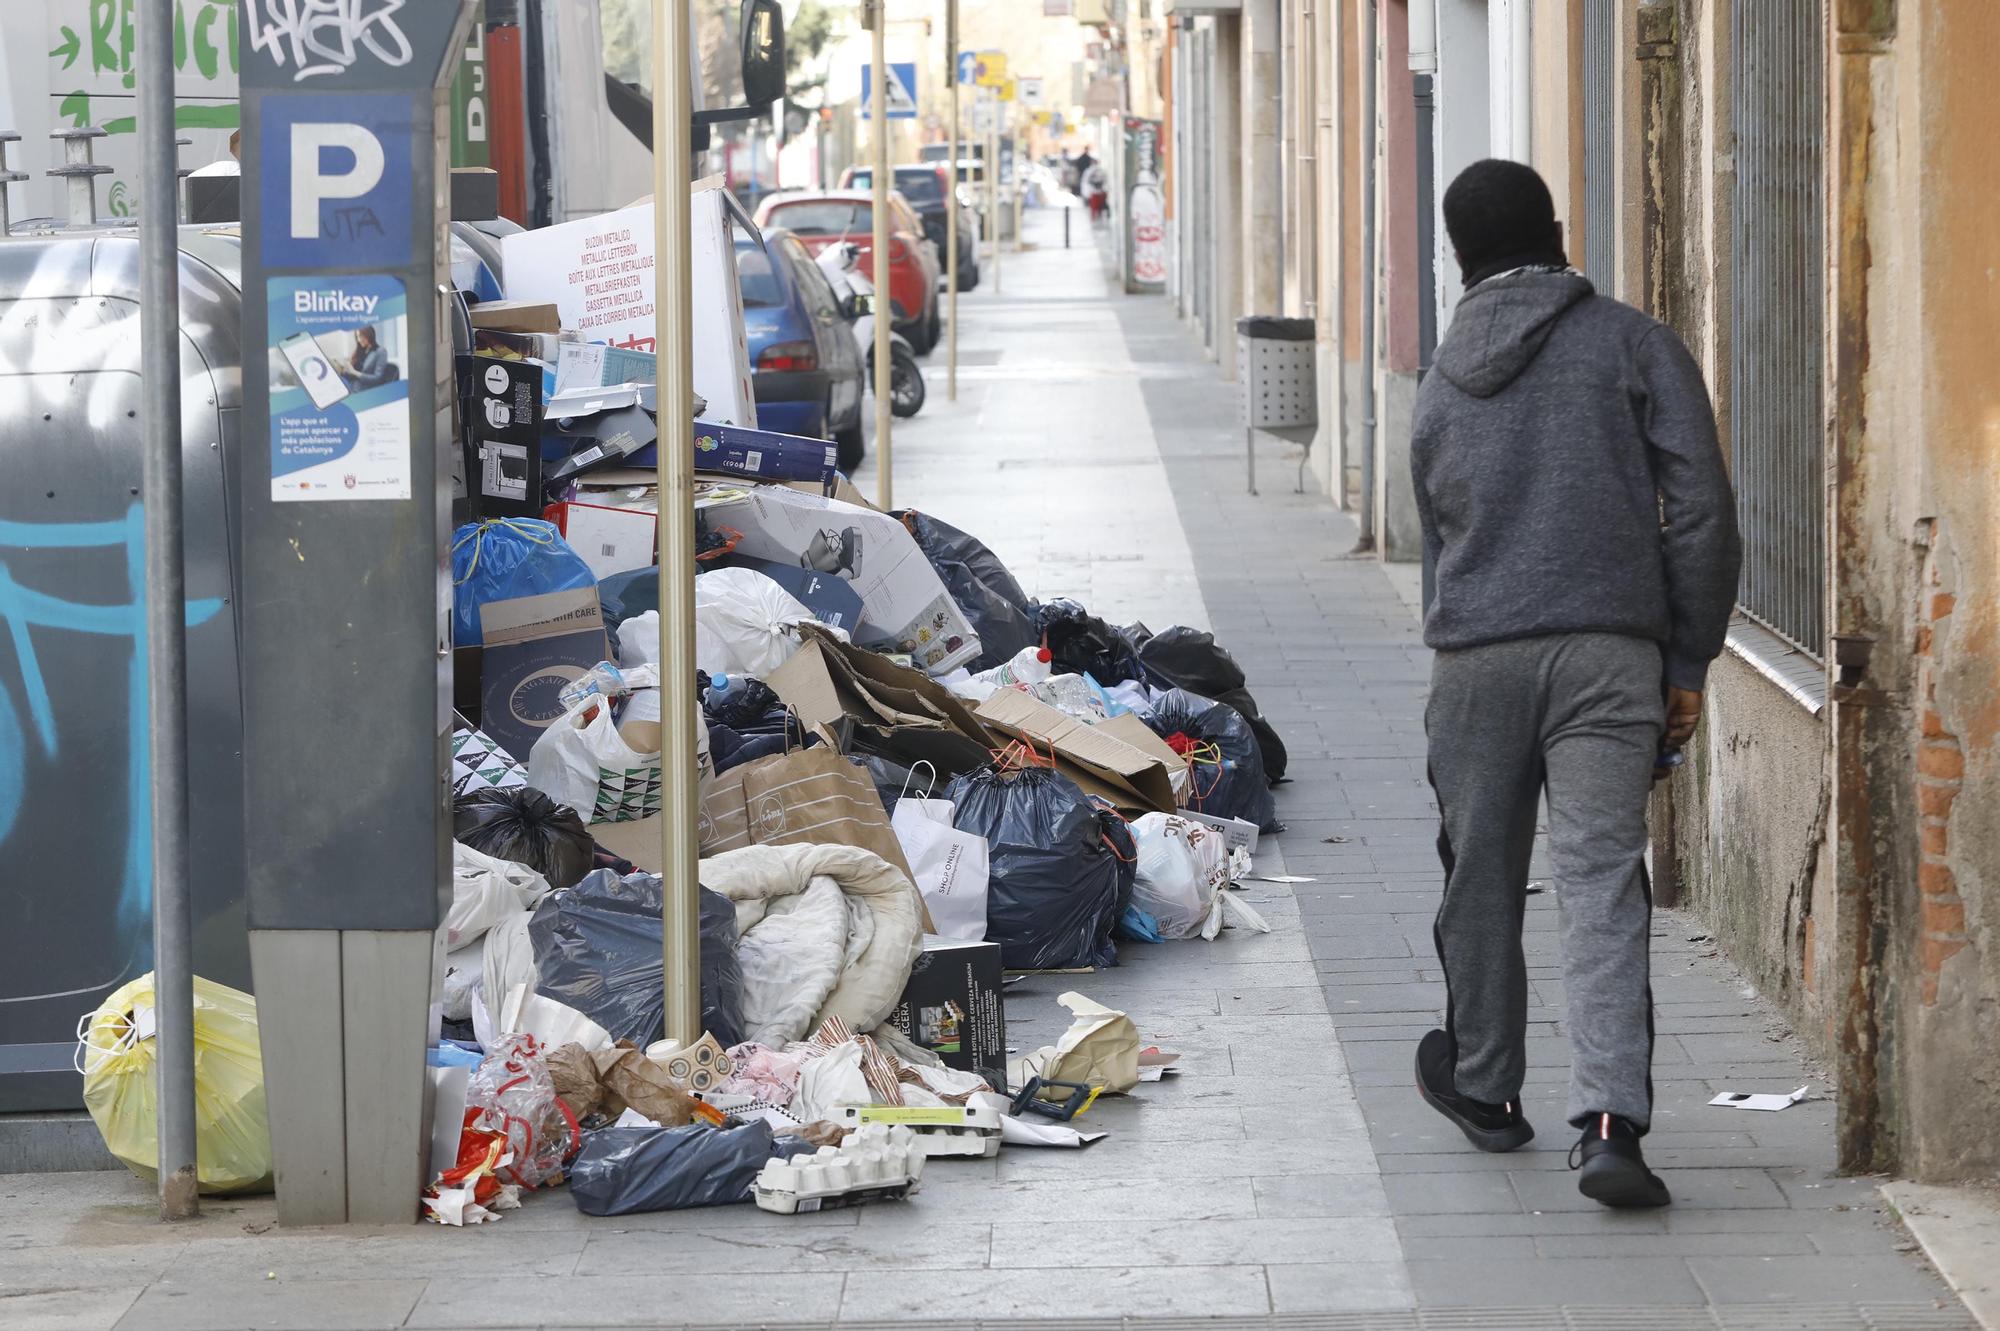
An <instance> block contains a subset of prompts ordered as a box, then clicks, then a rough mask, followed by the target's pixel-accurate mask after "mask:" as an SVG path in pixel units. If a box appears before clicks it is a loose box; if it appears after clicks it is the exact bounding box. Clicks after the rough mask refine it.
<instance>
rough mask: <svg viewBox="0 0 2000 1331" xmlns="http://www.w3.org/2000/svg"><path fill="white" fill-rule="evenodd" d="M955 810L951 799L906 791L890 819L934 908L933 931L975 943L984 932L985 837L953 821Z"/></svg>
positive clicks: (914, 875)
mask: <svg viewBox="0 0 2000 1331" xmlns="http://www.w3.org/2000/svg"><path fill="white" fill-rule="evenodd" d="M953 812H954V808H953V806H952V802H951V801H950V800H925V799H918V798H916V797H915V796H913V795H906V796H904V797H903V798H902V799H901V800H899V801H897V803H896V811H895V813H894V814H892V815H890V818H889V824H890V826H891V827H892V828H894V830H895V833H896V840H897V841H898V842H900V843H901V844H902V847H903V854H904V856H905V857H907V858H908V859H909V861H910V870H911V875H910V876H911V877H912V878H914V879H916V883H917V890H918V891H920V892H922V893H923V894H924V905H925V906H927V907H929V909H930V913H931V921H932V924H933V925H934V928H933V930H932V932H934V933H938V934H942V935H943V936H944V937H946V938H958V939H963V940H965V941H967V942H974V943H976V942H979V941H981V940H983V939H984V938H985V937H986V882H987V863H986V849H987V848H986V838H985V837H983V836H980V835H979V834H978V833H976V832H961V831H959V830H958V829H957V828H955V827H953V826H952V825H951V818H952V814H953Z"/></svg>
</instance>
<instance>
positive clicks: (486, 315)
mask: <svg viewBox="0 0 2000 1331" xmlns="http://www.w3.org/2000/svg"><path fill="white" fill-rule="evenodd" d="M469 308H470V310H471V312H472V326H473V327H474V328H491V329H495V330H497V331H499V332H502V333H560V332H562V315H561V314H560V313H559V312H558V311H557V310H556V307H555V305H554V303H553V302H550V301H545V300H484V301H481V302H480V303H479V304H477V305H473V306H470V307H469Z"/></svg>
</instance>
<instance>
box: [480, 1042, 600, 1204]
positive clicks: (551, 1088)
mask: <svg viewBox="0 0 2000 1331" xmlns="http://www.w3.org/2000/svg"><path fill="white" fill-rule="evenodd" d="M465 1109H466V1127H467V1128H468V1129H472V1130H476V1131H480V1132H490V1133H493V1134H495V1135H497V1136H502V1137H505V1138H506V1139H507V1152H508V1154H510V1155H512V1156H513V1157H514V1158H513V1160H512V1162H511V1163H509V1164H506V1165H504V1166H501V1167H500V1168H499V1170H498V1171H497V1173H498V1175H499V1178H500V1181H501V1182H503V1183H517V1184H519V1185H520V1186H522V1187H524V1188H539V1187H541V1186H542V1185H543V1184H544V1183H552V1182H555V1181H557V1180H558V1179H560V1178H561V1177H562V1169H563V1161H564V1160H565V1159H566V1158H567V1157H568V1155H569V1153H570V1152H571V1151H572V1150H574V1149H576V1142H577V1129H576V1124H575V1122H574V1121H572V1120H571V1118H570V1117H569V1114H568V1113H567V1111H566V1110H565V1109H564V1108H563V1104H562V1101H561V1100H559V1099H557V1097H556V1087H555V1082H554V1081H553V1080H551V1079H550V1077H549V1068H548V1064H547V1063H545V1062H544V1061H543V1059H542V1047H541V1045H540V1044H539V1043H538V1042H537V1041H536V1039H535V1037H534V1036H532V1035H525V1034H519V1033H517V1034H513V1035H503V1036H501V1037H500V1038H499V1039H498V1040H497V1041H496V1042H495V1043H494V1044H493V1046H492V1047H491V1048H490V1049H488V1050H487V1051H486V1057H485V1058H484V1059H482V1060H481V1061H480V1064H479V1066H478V1067H476V1068H474V1069H473V1070H472V1077H471V1079H470V1080H469V1081H468V1082H467V1084H466V1088H465ZM475 1113H476V1115H477V1116H476V1117H475Z"/></svg>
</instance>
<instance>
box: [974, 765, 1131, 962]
mask: <svg viewBox="0 0 2000 1331" xmlns="http://www.w3.org/2000/svg"><path fill="white" fill-rule="evenodd" d="M944 797H945V798H946V799H948V800H950V801H952V803H953V804H954V805H955V806H956V812H955V814H954V816H953V819H952V823H953V825H954V826H955V827H957V828H958V829H959V830H960V831H961V832H974V833H977V834H978V835H980V836H983V837H985V838H986V854H987V867H988V878H987V888H986V941H987V942H989V943H998V944H1000V962H1001V964H1002V965H1003V966H1005V967H1006V968H1007V969H1009V970H1060V969H1065V968H1069V967H1076V966H1101V965H1109V964H1110V963H1111V962H1112V961H1113V960H1114V959H1115V950H1114V949H1113V947H1112V944H1111V930H1112V927H1113V926H1114V925H1115V924H1116V923H1117V921H1118V916H1119V913H1120V912H1121V911H1122V910H1123V909H1124V906H1123V902H1122V900H1121V898H1125V899H1129V897H1130V895H1131V887H1130V877H1129V875H1127V874H1125V873H1124V872H1123V871H1122V870H1121V868H1120V864H1119V860H1118V857H1117V856H1116V855H1115V854H1113V853H1112V849H1111V847H1110V846H1109V845H1107V844H1106V843H1105V839H1104V829H1103V825H1102V822H1101V821H1100V819H1099V812H1098V809H1097V807H1096V806H1095V805H1093V804H1092V803H1091V802H1090V800H1089V799H1087V798H1086V797H1085V796H1084V793H1083V792H1082V791H1081V790H1079V789H1077V786H1076V783H1075V782H1073V781H1071V780H1070V779H1069V778H1068V777H1066V776H1064V775H1062V774H1061V773H1060V772H1054V771H1050V770H1048V769H1046V768H1031V769H1029V770H1027V771H1021V772H999V771H995V770H992V769H990V768H989V769H984V770H981V771H978V772H973V773H971V774H969V775H966V776H962V777H959V778H958V779H957V780H956V781H953V782H952V783H951V785H950V786H949V787H948V788H947V789H946V790H945V795H944Z"/></svg>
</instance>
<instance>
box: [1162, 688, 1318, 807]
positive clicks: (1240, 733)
mask: <svg viewBox="0 0 2000 1331" xmlns="http://www.w3.org/2000/svg"><path fill="white" fill-rule="evenodd" d="M1144 720H1145V722H1146V724H1147V725H1149V726H1151V727H1152V728H1153V733H1154V734H1156V735H1158V736H1159V737H1160V738H1162V739H1164V740H1166V741H1167V743H1169V744H1171V745H1172V746H1173V747H1174V748H1176V749H1178V750H1180V751H1181V752H1184V753H1190V754H1191V756H1192V757H1193V759H1194V761H1193V763H1192V765H1191V768H1190V771H1189V780H1190V785H1189V790H1188V799H1187V807H1188V808H1190V809H1193V810H1194V811H1195V812H1196V813H1205V814H1208V815H1209V816H1210V817H1212V818H1241V819H1243V820H1244V821H1245V822H1252V823H1255V824H1257V826H1258V827H1259V828H1260V829H1261V830H1263V831H1266V832H1279V831H1283V830H1284V824H1283V823H1280V822H1279V821H1278V802H1277V801H1276V800H1274V799H1272V798H1271V783H1270V782H1269V781H1268V780H1266V779H1265V777H1264V757H1263V754H1262V753H1261V752H1259V751H1258V748H1257V736H1256V734H1255V733H1254V732H1253V731H1252V730H1251V729H1250V723H1249V722H1248V721H1246V720H1244V719H1243V715H1242V713H1240V712H1238V711H1237V710H1236V709H1235V708H1233V707H1229V706H1226V705H1224V704H1222V703H1219V702H1216V701H1215V700H1214V699H1213V698H1204V697H1202V696H1201V695H1200V694H1196V693H1189V692H1188V691H1187V690H1186V689H1168V690H1167V691H1166V692H1164V693H1160V694H1155V695H1154V697H1153V714H1152V715H1151V716H1148V717H1145V718H1144Z"/></svg>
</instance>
